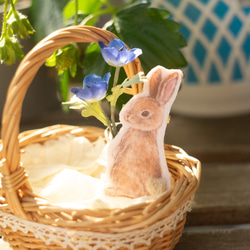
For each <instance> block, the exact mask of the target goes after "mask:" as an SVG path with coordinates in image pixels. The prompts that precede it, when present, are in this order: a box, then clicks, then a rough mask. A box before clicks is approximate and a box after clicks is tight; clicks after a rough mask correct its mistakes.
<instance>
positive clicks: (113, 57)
mask: <svg viewBox="0 0 250 250" xmlns="http://www.w3.org/2000/svg"><path fill="white" fill-rule="evenodd" d="M99 46H100V48H101V52H102V56H103V58H104V60H105V61H106V63H108V64H109V65H111V66H114V67H116V70H115V76H114V82H113V85H112V89H111V91H112V93H111V95H108V96H107V90H108V85H109V80H110V77H111V73H110V72H108V73H106V74H105V75H104V77H103V78H102V77H101V76H98V75H96V74H90V75H88V76H86V77H85V78H84V80H83V88H80V87H78V88H72V89H71V92H72V93H73V94H75V96H74V97H73V98H72V99H71V100H70V102H66V103H65V104H70V105H71V106H70V108H73V109H83V110H82V116H83V117H88V116H95V117H96V118H97V119H98V120H100V121H101V122H102V123H103V124H104V125H105V126H107V127H108V129H109V130H110V132H111V134H112V137H115V136H116V134H117V123H116V121H115V109H116V102H117V100H118V98H119V96H120V95H121V94H123V93H124V91H125V89H126V88H127V87H129V86H130V85H131V84H137V83H140V82H142V80H143V77H141V76H140V75H139V74H138V75H136V76H134V78H132V79H130V80H128V79H125V81H124V82H123V83H122V84H119V85H118V77H119V72H120V68H121V67H123V66H125V65H127V64H129V63H130V62H132V61H133V60H135V59H136V58H137V57H138V56H139V55H141V54H142V50H141V49H137V48H136V49H131V50H128V49H127V47H126V45H125V44H124V43H123V42H122V41H121V40H118V39H113V40H112V41H111V42H110V43H109V44H108V46H106V45H105V44H103V43H101V42H99ZM105 97H106V99H107V101H108V102H109V104H110V113H111V118H109V117H108V116H107V114H106V113H105V112H104V110H103V109H102V107H101V101H102V100H103V99H104V98H105Z"/></svg>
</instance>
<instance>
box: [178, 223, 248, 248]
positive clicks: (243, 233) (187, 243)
mask: <svg viewBox="0 0 250 250" xmlns="http://www.w3.org/2000/svg"><path fill="white" fill-rule="evenodd" d="M249 249H250V225H240V226H226V227H225V226H221V227H190V228H185V230H184V231H183V235H182V237H181V239H180V242H179V243H178V244H177V245H176V247H175V248H174V250H249Z"/></svg>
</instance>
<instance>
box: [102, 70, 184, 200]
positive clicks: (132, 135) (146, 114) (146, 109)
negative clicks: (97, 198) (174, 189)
mask: <svg viewBox="0 0 250 250" xmlns="http://www.w3.org/2000/svg"><path fill="white" fill-rule="evenodd" d="M181 80H182V72H181V70H168V69H166V68H164V67H162V66H157V67H155V68H153V69H152V70H151V71H150V72H149V73H148V75H147V81H146V82H145V83H144V87H143V91H142V92H141V93H140V94H138V95H136V96H134V97H133V98H131V100H130V101H129V102H128V103H127V104H126V105H125V106H124V107H123V108H122V110H121V112H120V121H121V123H122V128H121V130H120V131H119V133H118V135H117V136H116V137H115V138H114V139H113V140H112V141H111V143H110V145H109V149H108V168H107V179H108V185H107V187H106V189H105V194H106V195H108V196H123V197H129V198H137V197H141V196H148V195H156V194H159V193H161V192H164V191H166V190H168V189H169V188H170V186H171V183H170V174H169V171H168V167H167V163H166V158H165V152H164V134H165V129H166V126H167V121H168V116H169V112H170V109H171V106H172V104H173V102H174V100H175V98H176V95H177V93H178V90H179V87H180V83H181Z"/></svg>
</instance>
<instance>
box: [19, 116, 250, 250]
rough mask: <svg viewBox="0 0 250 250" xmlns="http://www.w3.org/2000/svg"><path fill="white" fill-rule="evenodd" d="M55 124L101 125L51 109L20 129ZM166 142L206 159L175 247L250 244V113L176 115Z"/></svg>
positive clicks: (233, 249) (229, 248)
mask: <svg viewBox="0 0 250 250" xmlns="http://www.w3.org/2000/svg"><path fill="white" fill-rule="evenodd" d="M53 124H71V125H83V126H84V125H97V126H100V124H98V123H96V122H93V119H87V120H86V119H83V118H80V115H79V114H76V113H71V114H69V115H65V114H63V113H61V112H56V114H55V113H47V114H44V115H40V117H39V118H38V119H36V120H33V121H26V122H22V124H21V130H27V129H31V128H40V127H43V126H48V125H53ZM165 142H166V143H168V144H174V145H177V146H179V147H181V148H183V149H184V150H185V151H186V152H187V153H188V154H190V155H192V156H194V157H196V158H198V159H200V160H201V162H202V176H201V184H200V187H199V190H198V191H197V193H196V196H195V200H194V204H193V209H192V212H191V213H189V214H188V217H187V223H186V226H185V229H184V231H183V235H182V237H181V240H180V242H179V243H178V244H177V246H176V247H175V250H191V249H192V250H249V249H250V115H243V116H238V117H231V118H220V119H218V118H213V119H212V118H190V117H181V116H176V115H172V116H171V122H170V124H169V125H168V128H167V133H166V136H165Z"/></svg>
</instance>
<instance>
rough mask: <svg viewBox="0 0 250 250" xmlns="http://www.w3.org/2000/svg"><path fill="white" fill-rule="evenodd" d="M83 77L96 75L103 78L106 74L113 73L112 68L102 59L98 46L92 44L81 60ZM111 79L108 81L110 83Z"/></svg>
mask: <svg viewBox="0 0 250 250" xmlns="http://www.w3.org/2000/svg"><path fill="white" fill-rule="evenodd" d="M83 67H84V70H83V73H84V75H85V76H86V75H90V74H97V75H100V76H104V75H105V74H106V73H107V72H114V67H111V66H109V65H108V64H107V63H106V62H105V61H104V59H103V57H102V54H101V50H100V47H99V45H98V44H96V43H92V44H90V45H89V47H88V48H87V49H86V51H85V57H84V60H83ZM111 80H112V79H110V81H111Z"/></svg>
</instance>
